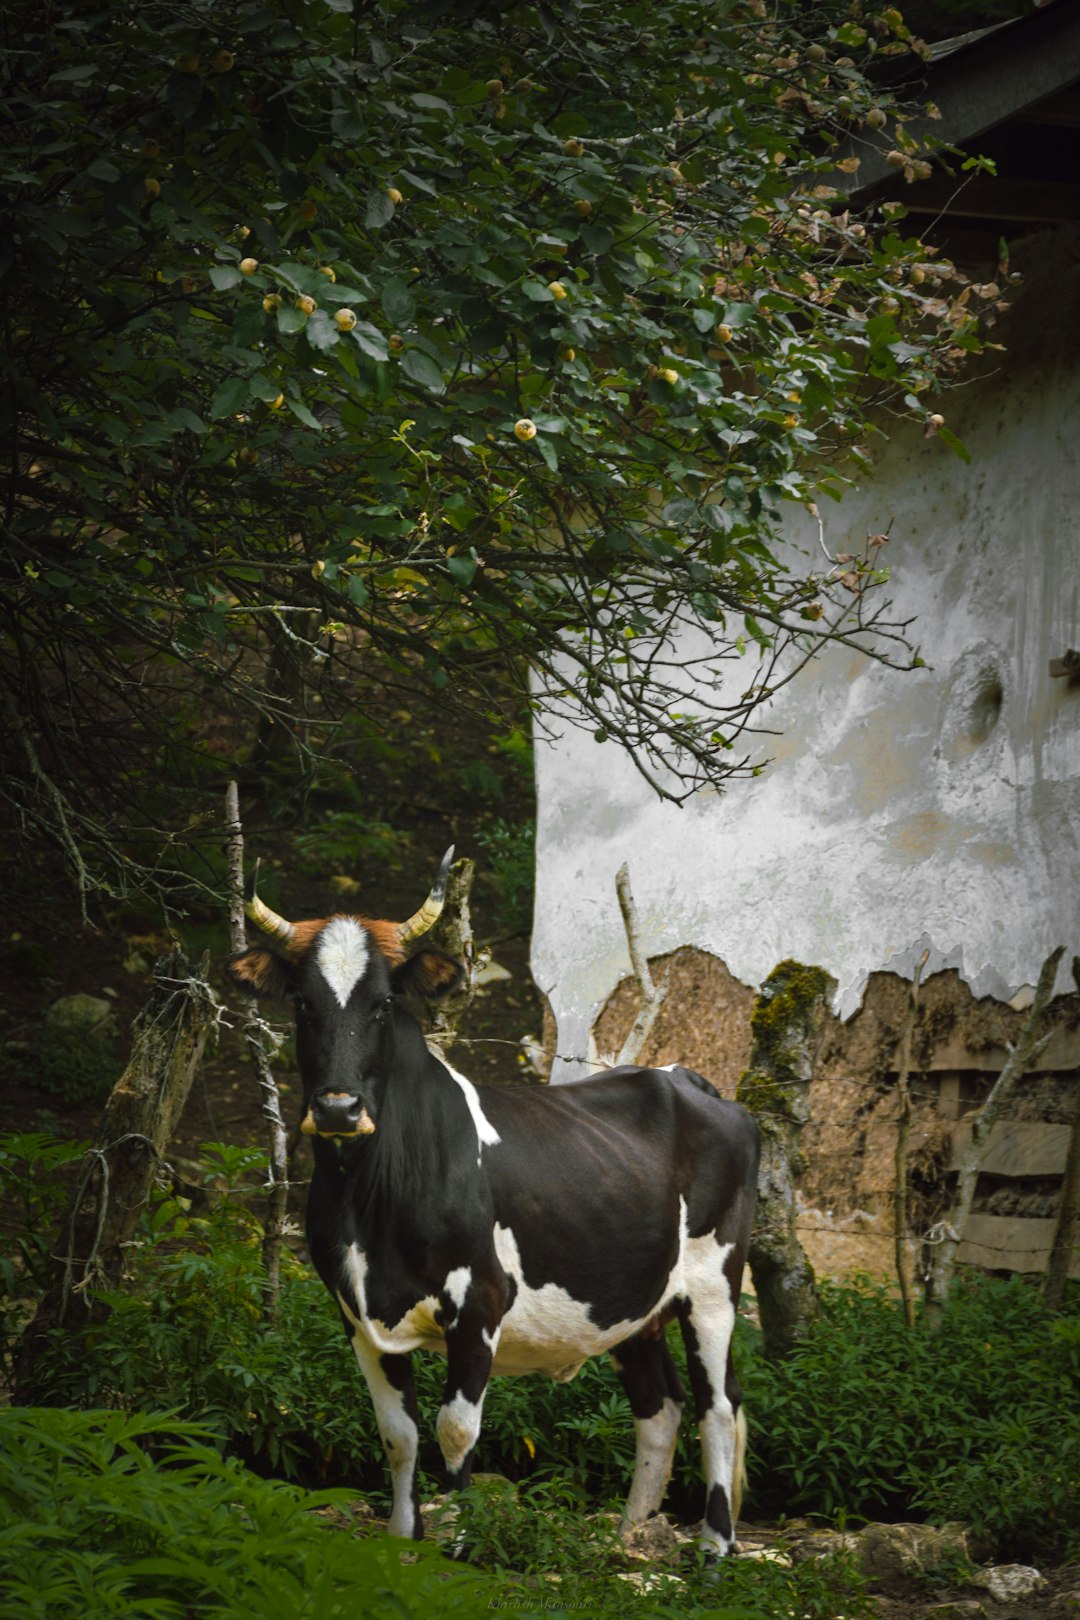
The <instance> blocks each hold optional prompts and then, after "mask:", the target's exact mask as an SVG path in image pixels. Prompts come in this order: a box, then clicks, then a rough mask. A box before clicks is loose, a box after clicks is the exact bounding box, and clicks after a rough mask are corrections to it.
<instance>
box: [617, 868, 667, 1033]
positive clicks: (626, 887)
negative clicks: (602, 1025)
mask: <svg viewBox="0 0 1080 1620" xmlns="http://www.w3.org/2000/svg"><path fill="white" fill-rule="evenodd" d="M615 892H616V894H617V895H618V897H619V910H620V911H621V912H622V920H623V927H624V928H625V929H626V943H627V945H628V946H629V947H630V963H631V966H632V967H633V969H634V977H635V979H636V980H637V982H638V988H639V989H640V991H641V1006H640V1008H639V1009H638V1015H637V1017H636V1018H635V1019H634V1022H633V1023H632V1024H631V1026H630V1033H629V1034H628V1035H627V1037H626V1039H625V1041H623V1044H622V1051H621V1052H620V1053H619V1056H618V1058H617V1059H616V1063H636V1062H637V1060H638V1055H639V1053H640V1052H641V1049H642V1047H643V1046H644V1045H645V1042H646V1041H647V1040H648V1038H649V1035H650V1034H651V1032H652V1027H653V1025H654V1024H655V1022H656V1019H657V1015H658V1013H659V1011H660V1008H661V1007H662V1006H663V1005H664V1002H665V1000H666V999H667V993H668V987H667V984H666V983H664V984H657V983H656V981H655V980H654V978H653V976H652V974H651V973H650V971H649V960H648V957H647V956H646V955H645V952H644V951H643V950H642V948H641V936H640V934H639V932H638V919H637V907H636V906H635V904H634V896H633V893H632V891H631V888H630V870H629V867H628V866H627V864H626V862H625V861H624V862H623V864H622V865H621V866H620V867H619V870H618V873H617V874H616V877H615Z"/></svg>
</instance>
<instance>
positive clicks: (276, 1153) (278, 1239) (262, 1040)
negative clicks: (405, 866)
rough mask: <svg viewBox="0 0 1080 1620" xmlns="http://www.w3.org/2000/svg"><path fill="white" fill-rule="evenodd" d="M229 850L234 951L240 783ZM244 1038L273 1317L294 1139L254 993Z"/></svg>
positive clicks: (238, 937) (241, 941) (240, 937)
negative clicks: (258, 1102)
mask: <svg viewBox="0 0 1080 1620" xmlns="http://www.w3.org/2000/svg"><path fill="white" fill-rule="evenodd" d="M225 836H226V843H225V852H226V856H227V858H228V868H229V937H230V943H231V946H232V949H233V951H234V952H235V951H242V950H243V949H244V947H245V945H246V944H247V936H246V931H245V927H244V830H243V827H242V826H241V823H240V796H239V793H238V791H237V786H236V783H235V782H230V783H229V785H228V787H227V788H226V790H225ZM242 1005H243V1025H242V1029H243V1036H244V1044H245V1045H246V1047H247V1049H248V1055H249V1057H250V1058H251V1062H252V1065H253V1067H254V1069H255V1078H256V1080H257V1081H258V1085H259V1090H260V1091H261V1092H262V1111H263V1118H264V1119H265V1120H266V1122H267V1130H268V1135H269V1143H270V1182H269V1189H268V1192H267V1199H266V1224H265V1226H264V1228H263V1251H262V1252H263V1268H264V1270H265V1272H266V1299H265V1304H264V1311H265V1315H266V1317H267V1319H268V1320H269V1321H273V1320H274V1318H275V1317H276V1315H277V1309H278V1297H279V1294H280V1291H281V1245H282V1241H283V1239H284V1236H285V1226H286V1220H287V1215H288V1203H289V1143H288V1133H287V1131H286V1129H285V1121H284V1119H283V1118H282V1117H281V1097H280V1094H279V1092H278V1088H277V1081H276V1080H275V1079H274V1076H273V1072H272V1070H271V1068H270V1055H269V1053H268V1052H267V1035H268V1033H269V1032H268V1030H267V1027H266V1024H265V1023H264V1021H263V1018H262V1015H261V1014H260V1012H259V1004H258V1002H257V1001H256V1000H255V997H254V996H244V997H243V1002H242Z"/></svg>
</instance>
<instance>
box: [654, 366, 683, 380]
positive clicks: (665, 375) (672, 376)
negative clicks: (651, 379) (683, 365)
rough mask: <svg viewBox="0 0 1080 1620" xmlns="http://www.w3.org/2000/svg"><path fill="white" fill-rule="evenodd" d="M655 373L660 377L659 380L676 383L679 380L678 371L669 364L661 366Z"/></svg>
mask: <svg viewBox="0 0 1080 1620" xmlns="http://www.w3.org/2000/svg"><path fill="white" fill-rule="evenodd" d="M656 375H657V376H658V377H659V378H660V381H661V382H666V383H677V382H678V380H679V373H678V372H677V371H675V370H674V369H673V368H672V367H671V366H662V367H661V369H660V370H659V371H658V372H657V373H656Z"/></svg>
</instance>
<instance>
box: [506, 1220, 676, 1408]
mask: <svg viewBox="0 0 1080 1620" xmlns="http://www.w3.org/2000/svg"><path fill="white" fill-rule="evenodd" d="M680 1236H681V1237H684V1234H680ZM683 1248H684V1241H680V1245H679V1256H678V1259H677V1260H676V1264H675V1266H674V1267H673V1269H672V1272H671V1275H670V1276H669V1277H668V1278H667V1279H666V1280H665V1281H664V1283H663V1284H662V1286H661V1287H660V1288H659V1289H658V1291H657V1294H656V1297H655V1299H653V1300H652V1301H651V1302H650V1305H649V1310H648V1312H647V1314H646V1315H644V1316H641V1317H632V1318H628V1319H627V1320H625V1321H622V1322H614V1323H612V1324H610V1325H609V1326H607V1327H603V1328H601V1327H599V1326H598V1325H597V1324H596V1322H594V1321H593V1318H592V1313H591V1311H590V1307H589V1304H588V1301H586V1300H578V1299H575V1298H574V1297H573V1295H572V1294H569V1293H567V1291H566V1289H565V1288H561V1287H560V1286H559V1285H558V1283H543V1284H542V1285H541V1286H540V1287H539V1288H530V1287H529V1285H528V1283H527V1282H526V1281H525V1279H524V1277H523V1275H522V1269H521V1259H520V1256H519V1253H518V1246H517V1242H516V1240H515V1238H514V1234H513V1232H512V1231H510V1230H509V1228H507V1227H503V1226H496V1228H495V1252H496V1253H497V1255H498V1257H499V1261H500V1263H501V1265H502V1268H503V1270H504V1271H505V1272H506V1273H507V1274H508V1276H510V1277H512V1278H513V1279H514V1282H515V1284H516V1285H517V1287H516V1292H515V1294H514V1301H513V1304H512V1305H511V1307H510V1309H509V1311H507V1313H506V1315H505V1316H504V1317H503V1319H502V1324H501V1327H500V1330H499V1336H498V1340H497V1342H496V1345H495V1354H494V1357H493V1360H492V1372H495V1373H500V1374H511V1375H513V1374H520V1373H546V1374H547V1375H548V1376H549V1377H550V1378H557V1379H559V1380H560V1381H565V1380H567V1379H570V1378H573V1377H574V1375H575V1374H576V1373H578V1372H579V1371H580V1370H581V1368H582V1366H584V1364H585V1362H586V1361H588V1360H589V1359H590V1358H591V1357H592V1356H599V1355H603V1354H604V1352H605V1351H607V1350H611V1349H613V1348H614V1346H615V1345H617V1344H621V1343H622V1341H623V1340H624V1339H628V1338H629V1337H630V1336H631V1334H634V1333H637V1332H638V1331H639V1330H640V1329H641V1328H643V1327H644V1326H645V1324H646V1322H648V1321H649V1320H650V1318H651V1317H653V1316H654V1315H655V1314H656V1312H657V1311H659V1310H662V1309H663V1308H664V1306H665V1305H667V1304H668V1302H669V1301H670V1300H671V1299H673V1298H674V1297H675V1296H676V1295H677V1294H678V1293H679V1292H680V1285H681V1275H682V1253H683Z"/></svg>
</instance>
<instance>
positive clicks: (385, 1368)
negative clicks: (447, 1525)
mask: <svg viewBox="0 0 1080 1620" xmlns="http://www.w3.org/2000/svg"><path fill="white" fill-rule="evenodd" d="M351 1339H352V1345H353V1349H354V1350H355V1351H356V1359H357V1360H358V1361H359V1363H360V1366H361V1368H362V1370H363V1374H364V1377H365V1378H366V1379H367V1386H368V1389H369V1390H370V1391H371V1400H372V1404H373V1406H374V1407H375V1421H376V1423H377V1424H378V1428H379V1436H380V1438H381V1440H382V1443H383V1446H384V1448H385V1450H386V1458H387V1461H388V1463H389V1464H390V1478H391V1481H392V1484H393V1492H394V1505H393V1509H392V1511H391V1514H390V1522H389V1524H388V1525H387V1530H388V1531H389V1533H390V1535H392V1536H402V1537H404V1538H407V1539H411V1540H413V1541H419V1540H420V1539H421V1537H422V1536H423V1534H424V1526H423V1521H422V1519H421V1518H420V1494H419V1491H418V1489H417V1485H416V1452H417V1443H418V1434H419V1428H418V1424H417V1409H416V1386H415V1384H414V1382H413V1371H412V1360H411V1358H410V1357H409V1356H389V1355H380V1353H379V1351H378V1350H376V1348H375V1346H374V1345H373V1344H371V1343H370V1342H369V1340H368V1339H367V1338H366V1337H365V1336H364V1334H363V1333H362V1332H361V1331H360V1330H359V1329H357V1330H356V1331H354V1332H353V1333H352V1334H351Z"/></svg>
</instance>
